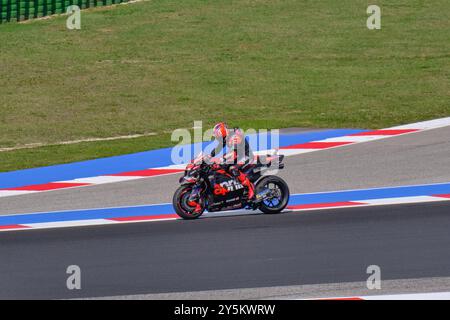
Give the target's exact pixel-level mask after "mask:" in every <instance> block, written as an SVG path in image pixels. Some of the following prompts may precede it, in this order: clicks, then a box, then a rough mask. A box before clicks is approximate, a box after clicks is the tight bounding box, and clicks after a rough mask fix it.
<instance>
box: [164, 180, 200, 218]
mask: <svg viewBox="0 0 450 320" xmlns="http://www.w3.org/2000/svg"><path fill="white" fill-rule="evenodd" d="M191 191H192V186H181V187H179V188H178V189H177V191H175V194H174V195H173V200H172V204H173V207H174V209H175V212H176V213H177V214H178V215H179V216H180V217H181V218H183V219H188V220H190V219H197V218H198V217H200V216H201V215H202V214H203V211H204V210H205V208H204V207H203V210H202V211H201V212H199V213H194V209H195V207H192V206H190V205H189V204H188V203H189V196H190V195H191Z"/></svg>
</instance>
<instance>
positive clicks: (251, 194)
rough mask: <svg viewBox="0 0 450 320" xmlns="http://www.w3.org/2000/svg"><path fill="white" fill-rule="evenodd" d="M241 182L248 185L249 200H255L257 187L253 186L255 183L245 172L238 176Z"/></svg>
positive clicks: (245, 185)
mask: <svg viewBox="0 0 450 320" xmlns="http://www.w3.org/2000/svg"><path fill="white" fill-rule="evenodd" d="M238 179H239V182H240V183H241V184H242V185H243V186H244V187H247V190H248V200H254V198H255V187H254V186H253V183H252V182H251V181H250V180H249V179H248V177H247V175H246V174H245V173H243V172H241V173H240V174H239V176H238Z"/></svg>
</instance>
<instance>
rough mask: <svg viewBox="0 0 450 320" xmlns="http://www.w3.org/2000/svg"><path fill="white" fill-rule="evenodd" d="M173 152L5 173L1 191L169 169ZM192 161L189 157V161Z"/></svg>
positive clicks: (314, 136)
mask: <svg viewBox="0 0 450 320" xmlns="http://www.w3.org/2000/svg"><path fill="white" fill-rule="evenodd" d="M365 131H368V130H360V129H337V130H325V131H319V132H309V133H308V132H307V133H298V134H280V147H282V146H289V145H293V144H299V143H307V142H311V141H317V140H323V139H327V138H334V137H341V136H346V135H350V134H354V133H359V132H365ZM254 140H257V139H254ZM249 141H250V142H252V139H249ZM269 141H270V139H269ZM210 143H211V142H208V143H203V147H206V146H207V145H208V144H210ZM269 146H270V144H269ZM256 147H257V146H255V145H252V148H253V149H255V150H257V148H256ZM192 149H193V148H192ZM199 149H201V148H199ZM171 153H172V148H164V149H158V150H151V151H145V152H139V153H133V154H128V155H122V156H115V157H109V158H102V159H96V160H89V161H82V162H75V163H70V164H61V165H56V166H49V167H42V168H34V169H26V170H19V171H12V172H3V173H0V189H7V188H17V187H22V186H29V185H35V184H44V183H49V182H55V181H66V180H74V179H79V178H87V177H97V176H101V175H108V174H117V173H122V172H129V171H137V170H145V169H148V168H157V167H165V166H169V165H171V164H172V162H171ZM191 158H192V157H189V159H191Z"/></svg>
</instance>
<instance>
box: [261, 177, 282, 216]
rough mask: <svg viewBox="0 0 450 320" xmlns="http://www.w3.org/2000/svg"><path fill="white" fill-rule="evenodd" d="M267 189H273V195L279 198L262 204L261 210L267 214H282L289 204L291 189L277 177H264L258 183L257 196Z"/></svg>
mask: <svg viewBox="0 0 450 320" xmlns="http://www.w3.org/2000/svg"><path fill="white" fill-rule="evenodd" d="M266 188H270V189H273V190H274V191H273V193H274V194H275V193H276V194H277V196H276V197H273V198H271V199H268V200H264V201H263V202H261V204H260V207H259V210H261V211H262V212H263V213H266V214H275V213H280V212H281V211H283V210H284V208H286V206H287V204H288V202H289V187H288V185H287V183H286V182H285V181H284V180H283V179H281V178H280V177H277V176H267V177H264V178H262V179H261V180H259V181H258V182H257V183H256V187H255V190H256V194H258V193H259V192H261V191H263V190H264V189H266Z"/></svg>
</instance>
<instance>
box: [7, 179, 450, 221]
mask: <svg viewBox="0 0 450 320" xmlns="http://www.w3.org/2000/svg"><path fill="white" fill-rule="evenodd" d="M437 194H450V183H443V184H433V185H420V186H404V187H393V188H380V189H366V190H355V191H338V192H327V193H315V194H296V195H291V199H290V201H289V204H290V205H301V204H318V203H331V202H342V201H358V200H371V199H384V198H397V197H414V196H432V195H437ZM173 213H174V210H173V207H172V205H171V204H157V205H149V206H138V207H123V208H102V209H89V210H76V211H61V212H43V213H32V214H19V215H8V216H0V226H6V225H15V224H32V223H43V222H61V221H75V220H92V219H111V218H125V217H134V216H151V215H161V214H173Z"/></svg>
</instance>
